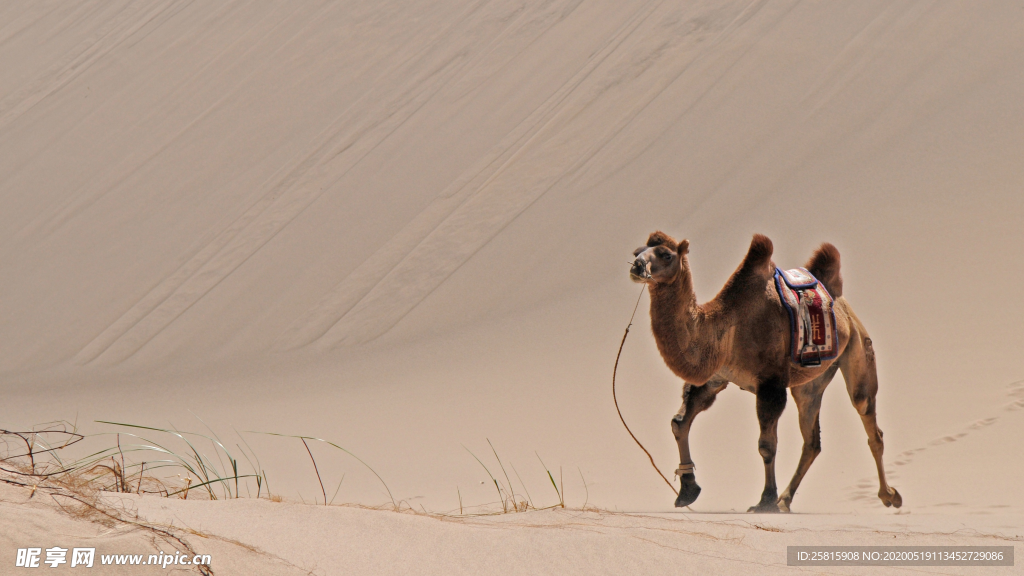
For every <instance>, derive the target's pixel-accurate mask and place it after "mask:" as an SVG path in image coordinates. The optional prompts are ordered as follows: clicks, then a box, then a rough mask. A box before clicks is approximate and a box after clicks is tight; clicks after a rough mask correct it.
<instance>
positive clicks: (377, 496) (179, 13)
mask: <svg viewBox="0 0 1024 576" xmlns="http://www.w3.org/2000/svg"><path fill="white" fill-rule="evenodd" d="M1022 17H1024V9H1022V7H1021V6H1020V5H1019V3H1016V2H984V3H981V4H977V3H972V4H970V5H966V4H957V3H948V2H945V3H921V2H909V1H908V2H891V1H886V2H882V1H858V2H827V3H806V2H795V1H788V2H775V3H769V2H761V1H753V2H729V1H725V0H708V1H704V2H686V3H678V2H676V3H673V2H654V1H640V0H630V1H621V0H616V1H610V0H609V1H594V2H582V1H580V0H550V1H546V2H518V1H509V0H491V1H482V0H481V1H472V2H450V1H443V0H436V1H430V2H390V3H381V2H361V1H347V2H337V3H306V2H304V3H274V2H261V3H221V4H207V3H187V2H179V1H176V0H163V1H152V2H131V3H129V2H101V3H81V4H77V3H76V4H69V3H58V4H52V5H49V4H46V5H44V4H41V3H36V2H7V3H4V4H3V6H2V7H0V70H2V71H3V72H0V319H2V320H0V350H3V353H2V354H0V378H2V380H0V381H2V382H3V386H4V393H5V402H4V407H3V409H2V410H3V411H2V412H0V419H2V420H3V421H4V423H5V425H7V426H9V427H26V426H29V425H31V424H34V423H38V422H43V421H50V420H54V419H61V418H64V419H69V420H74V419H77V421H78V422H79V423H80V424H82V425H83V426H84V429H85V431H87V432H95V431H99V430H110V428H108V427H104V426H100V425H96V424H94V423H93V421H94V420H97V419H103V420H114V421H129V422H136V423H140V424H147V425H160V426H163V425H166V424H167V423H168V422H172V423H174V424H175V425H177V426H181V427H184V428H191V429H201V428H202V425H201V424H200V423H198V421H197V420H195V419H194V418H193V416H192V415H191V414H189V410H191V411H193V412H194V413H195V414H197V415H199V416H201V417H202V418H203V419H204V420H205V421H206V422H207V423H209V424H210V425H211V426H212V427H214V428H216V429H218V430H222V431H229V430H231V428H235V429H237V430H241V431H245V430H271V431H278V432H285V433H303V434H310V435H316V436H321V437H325V438H329V439H332V440H334V441H336V442H339V443H342V444H343V445H345V446H346V447H347V448H349V449H351V450H352V451H354V452H356V453H358V454H360V455H361V456H363V457H364V458H366V459H367V460H368V461H370V462H371V463H372V464H373V465H374V467H375V468H376V469H377V471H378V472H379V473H380V474H381V476H383V477H384V478H385V479H387V481H388V482H389V485H390V487H391V489H392V491H393V492H395V493H396V498H399V499H403V500H406V501H408V502H410V503H412V504H414V505H416V506H417V507H418V506H419V505H421V504H422V505H424V506H426V507H427V508H430V509H434V510H452V509H454V508H455V507H456V505H457V500H456V491H457V489H458V490H461V491H462V492H461V493H462V495H463V497H464V498H466V499H467V500H469V501H471V502H473V503H475V504H483V503H486V502H490V501H493V499H494V498H493V496H492V495H491V493H490V492H488V487H487V486H486V485H483V486H481V485H480V483H481V481H482V480H485V479H486V476H485V475H484V474H483V471H482V470H481V469H480V467H479V465H478V464H477V463H476V462H475V461H473V459H472V458H471V457H470V456H469V455H468V454H466V452H465V450H463V448H462V446H461V445H462V444H465V445H466V446H467V447H469V448H470V449H472V450H473V451H474V453H476V454H480V455H482V454H486V453H487V451H488V450H489V449H488V447H487V444H486V442H485V438H490V439H491V440H492V441H493V442H494V444H495V445H496V446H497V447H498V449H499V450H500V451H501V452H502V456H503V457H504V458H506V459H508V460H510V461H511V462H513V463H517V464H518V466H520V467H521V469H520V472H523V473H524V480H525V481H526V487H528V488H530V489H532V490H535V491H537V492H540V491H541V490H544V489H545V486H546V484H545V483H546V482H547V479H546V477H545V476H544V473H543V471H542V470H541V469H540V468H539V464H534V462H535V457H534V455H533V452H534V450H536V451H538V452H539V453H540V454H541V455H543V457H544V458H545V460H546V461H547V463H548V464H550V465H552V466H553V467H558V466H562V467H564V470H565V476H566V478H567V479H566V484H567V486H568V488H569V489H570V494H569V496H568V498H569V500H570V504H572V505H574V506H579V505H582V504H583V502H584V500H585V499H586V498H588V497H589V502H590V503H591V504H597V505H599V506H603V507H606V508H610V509H614V508H618V509H628V510H644V511H654V510H668V509H669V507H670V504H671V498H670V497H669V494H668V491H667V488H665V487H664V486H663V485H662V484H661V483H660V482H661V481H660V480H658V479H657V477H656V476H654V475H653V474H652V473H651V471H649V470H647V469H646V468H645V467H646V466H647V465H646V463H645V459H644V457H643V455H642V454H640V453H639V452H638V451H636V450H635V447H634V446H632V444H631V443H630V441H629V438H628V437H627V436H626V435H625V434H624V432H623V431H622V430H621V429H620V428H619V425H618V422H617V419H616V417H615V414H614V411H613V409H612V407H611V402H610V397H609V386H608V384H609V377H610V369H611V366H612V362H613V360H614V353H615V349H616V347H617V345H618V341H619V338H620V337H621V334H622V330H623V328H624V326H625V324H626V322H627V320H628V317H629V312H630V310H631V306H632V304H633V302H634V299H635V298H636V295H637V289H636V286H635V285H633V284H631V283H629V282H628V280H627V278H626V268H627V267H626V262H627V260H628V259H629V255H630V252H631V250H632V249H633V248H634V247H635V246H637V245H639V244H640V243H642V242H643V240H644V239H645V238H646V235H647V234H648V233H649V232H650V231H652V230H653V229H655V228H662V229H664V230H666V231H668V232H670V233H672V234H674V235H676V236H680V237H684V236H685V237H687V238H689V239H690V241H691V246H692V247H691V263H692V266H693V269H694V274H695V278H696V284H697V291H698V296H699V297H701V298H703V299H707V298H710V297H711V296H712V295H713V294H714V293H715V291H716V290H717V289H718V288H719V287H720V286H721V284H722V283H723V282H724V281H725V279H726V278H727V277H728V274H729V273H730V272H731V271H732V270H733V269H734V267H735V266H736V264H737V263H738V262H739V260H740V258H741V257H742V255H743V254H744V252H745V248H746V245H747V243H748V242H749V238H750V235H751V233H753V232H755V231H756V232H763V233H765V234H768V235H769V236H770V237H771V238H772V239H773V240H774V242H775V247H776V252H775V261H776V262H777V263H778V264H779V265H781V266H797V265H800V264H802V263H803V261H804V260H805V259H806V257H807V256H808V255H809V254H810V252H811V250H812V249H813V248H814V247H815V246H816V245H817V243H819V242H821V241H825V240H827V241H830V242H833V243H835V244H836V245H837V246H838V247H839V249H840V251H841V252H842V254H843V274H844V277H845V279H846V288H845V292H846V296H847V298H848V299H849V300H850V301H851V302H852V303H853V305H854V307H855V309H856V310H857V313H858V314H859V316H860V317H861V318H862V319H863V320H864V322H865V324H866V325H867V326H868V329H869V330H870V332H871V335H872V338H873V340H874V342H875V347H876V349H877V350H878V354H879V365H880V370H881V380H882V391H881V393H880V396H879V414H880V424H881V426H882V427H883V429H884V430H885V432H886V441H887V455H886V459H887V461H888V462H889V467H890V469H891V470H892V471H893V472H894V473H895V478H894V480H893V484H894V485H896V486H897V487H899V488H900V490H901V492H902V493H903V495H904V499H905V501H906V509H907V510H909V511H912V512H913V511H919V512H920V511H927V510H928V509H929V507H932V508H931V509H932V510H936V509H939V508H940V507H943V506H945V507H946V508H943V509H950V508H949V507H952V509H955V510H957V511H958V512H957V514H961V515H962V516H957V518H962V522H963V523H964V524H965V525H968V526H970V525H971V523H972V522H974V521H975V520H974V518H975V515H978V516H981V515H985V514H987V513H988V512H992V511H993V510H996V511H999V513H1000V514H1016V515H1018V516H1017V517H1018V518H1019V515H1020V514H1021V513H1022V512H1024V502H1022V500H1021V496H1020V493H1019V490H1016V489H1014V488H1013V486H1014V480H1013V479H1014V478H1019V476H1020V474H1021V472H1024V457H1022V456H1021V454H1024V452H1022V451H1021V450H1019V439H1020V438H1021V433H1022V431H1024V430H1022V426H1024V422H1022V413H1024V412H1022V411H1021V410H1019V409H1017V408H1019V403H1020V388H1019V386H1018V385H1015V384H1013V383H1015V382H1019V381H1020V380H1021V378H1024V376H1022V373H1024V366H1022V363H1021V360H1020V355H1019V349H1020V345H1019V342H1020V341H1021V337H1022V336H1024V334H1022V328H1021V327H1022V326H1024V307H1021V306H1020V304H1019V298H1018V297H1017V293H1016V290H1017V288H1018V287H1019V286H1020V285H1021V283H1022V280H1024V277H1022V270H1024V254H1022V252H1021V249H1020V247H1021V245H1022V240H1024V232H1022V230H1024V227H1022V226H1021V222H1022V221H1024V195H1022V194H1021V190H1022V188H1024V166H1022V164H1021V158H1022V157H1024V139H1022V137H1021V135H1022V134H1024V74H1022V72H1021V71H1022V70H1024V34H1021V31H1022V30H1021V25H1020V23H1021V18H1022ZM645 302H646V301H644V302H642V303H641V306H642V307H643V306H644V305H645ZM620 370H621V373H620V378H621V380H620V382H621V386H622V395H623V396H622V399H621V401H622V406H623V410H624V413H625V415H626V417H627V418H628V419H629V420H630V422H632V423H633V425H634V428H635V430H636V432H637V433H638V435H639V436H640V437H641V438H643V439H644V441H645V442H646V443H648V445H649V448H651V450H652V451H653V452H654V453H655V455H656V457H657V459H658V461H659V463H660V465H662V467H663V468H665V469H668V470H671V469H672V467H673V466H674V458H675V455H674V450H675V448H674V443H673V441H672V438H671V435H670V434H669V430H668V424H667V423H668V419H669V417H670V416H671V415H672V414H673V413H674V412H675V410H676V408H677V406H678V396H679V385H680V383H679V382H678V380H677V379H675V378H674V377H672V376H671V375H670V374H669V373H668V371H667V370H666V369H665V368H664V366H663V365H662V363H661V361H660V358H658V356H657V353H656V351H655V349H654V345H653V341H652V338H651V337H650V335H649V332H648V330H647V320H646V318H645V317H644V316H643V315H641V316H639V319H638V321H637V324H636V326H635V327H634V330H633V332H632V333H631V336H630V340H629V341H628V342H627V345H626V350H625V352H624V355H623V361H622V365H621V368H620ZM833 388H834V390H833V391H831V392H830V393H829V394H827V395H826V399H825V407H824V412H823V416H822V427H823V444H824V453H823V454H822V456H821V457H820V458H819V460H818V461H817V462H816V464H815V466H814V468H813V469H812V470H811V472H810V474H809V475H808V477H807V479H806V481H805V483H804V485H803V486H802V488H801V492H800V494H799V496H798V497H797V499H796V500H795V503H794V510H797V511H817V512H830V513H831V512H850V511H865V512H866V511H871V512H872V513H874V512H878V511H879V510H876V509H878V508H880V505H879V504H878V502H877V500H875V499H874V498H873V496H871V493H872V492H873V490H874V488H872V484H871V482H872V481H871V477H872V475H873V470H872V465H871V459H870V455H869V453H868V450H867V448H866V446H865V445H864V437H863V431H862V429H861V427H860V424H859V421H858V419H857V417H856V415H855V414H854V413H853V411H852V409H851V408H850V407H849V402H848V400H847V399H846V398H845V395H844V393H843V392H842V388H843V385H842V381H841V379H837V380H836V382H835V383H834V385H833ZM781 426H782V430H781V434H782V441H781V446H780V455H779V466H778V468H779V470H780V482H785V481H787V480H788V475H789V473H790V472H791V470H792V469H793V467H794V466H795V463H796V459H797V455H798V452H799V435H798V432H797V427H796V423H795V416H794V411H793V410H792V409H791V410H790V411H788V412H787V413H786V414H785V415H784V418H783V422H782V425H781ZM959 434H963V435H962V436H958V435H959ZM756 436H757V432H756V422H755V418H754V410H753V398H752V397H750V395H748V394H745V393H741V392H739V391H738V390H735V389H734V390H730V391H728V392H726V393H723V395H722V397H721V398H720V400H719V402H718V404H717V405H716V406H715V408H714V409H713V410H712V411H711V412H709V413H708V414H707V415H706V416H702V417H701V418H700V419H699V420H698V422H697V424H696V426H695V428H694V438H693V450H694V456H695V458H696V461H697V464H698V467H699V474H698V479H699V481H700V482H701V484H702V485H703V486H704V493H703V495H702V496H701V500H699V501H698V502H697V504H696V506H695V507H696V509H698V510H702V511H730V510H734V511H735V510H743V509H745V508H746V507H747V506H749V505H750V504H752V503H754V501H755V500H756V499H757V496H758V494H759V493H760V486H761V466H760V459H759V457H758V455H757V452H756ZM250 439H251V441H252V442H253V443H254V448H256V449H257V451H258V452H259V453H260V455H261V457H262V458H264V460H265V462H264V464H265V466H266V467H267V468H268V470H270V474H271V477H272V481H276V482H277V483H278V486H279V487H280V492H282V493H283V494H285V495H286V497H288V498H291V499H298V498H300V497H304V498H307V499H309V498H312V497H313V495H314V494H318V493H319V491H320V490H319V486H318V485H317V484H316V481H315V477H313V476H312V475H311V474H310V470H309V469H308V467H309V466H308V464H309V463H308V460H307V459H305V458H306V455H305V454H304V452H302V451H301V450H302V448H301V445H299V446H295V443H294V442H293V443H291V444H288V443H285V442H283V441H277V440H271V439H267V438H262V439H260V438H252V437H250ZM919 448H923V450H920V451H919V450H918V449H919ZM321 457H322V458H323V460H324V463H323V465H324V467H325V469H326V475H328V476H330V478H331V482H332V483H333V482H336V481H337V480H336V479H337V478H339V477H340V476H341V474H342V473H348V474H349V475H348V476H347V477H346V478H347V479H346V484H345V489H344V491H343V492H342V496H341V497H340V498H342V499H345V500H347V501H356V502H363V503H368V504H378V503H381V502H382V501H384V500H386V495H384V494H383V492H382V490H381V488H380V486H379V485H378V484H377V483H376V480H375V479H374V478H373V477H372V476H370V475H369V474H368V473H367V472H366V471H365V470H364V469H362V468H360V467H359V466H358V464H355V463H353V461H351V460H345V459H342V458H335V457H334V456H330V455H328V454H327V453H323V454H321ZM552 462H553V463H554V464H552ZM528 467H529V468H528ZM577 469H578V470H577ZM577 472H579V473H577ZM581 476H582V478H585V481H586V483H587V487H586V488H587V489H584V486H583V485H582V483H583V480H580V479H579V478H580V477H581ZM588 492H589V496H587V495H586V494H587V493H588ZM993 506H995V507H999V508H992V507H993ZM345 513H346V514H347V513H349V512H345ZM352 514H356V512H352ZM359 514H361V513H359Z"/></svg>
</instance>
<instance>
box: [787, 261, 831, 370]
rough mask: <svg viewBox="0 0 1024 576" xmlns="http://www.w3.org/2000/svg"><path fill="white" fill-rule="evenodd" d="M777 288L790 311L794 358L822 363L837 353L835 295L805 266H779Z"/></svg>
mask: <svg viewBox="0 0 1024 576" xmlns="http://www.w3.org/2000/svg"><path fill="white" fill-rule="evenodd" d="M775 289H776V290H778V292H779V298H780V299H781V300H782V305H783V306H784V307H785V308H786V312H788V313H789V326H790V339H789V342H790V350H791V352H792V360H793V362H794V363H796V364H799V365H800V366H819V365H821V362H822V360H832V359H833V358H835V357H836V353H837V348H838V344H839V342H838V337H837V334H836V313H835V311H834V310H833V309H832V295H831V294H829V293H828V290H826V289H825V286H823V285H822V283H821V282H818V279H817V278H815V277H814V275H813V274H811V273H810V272H808V271H807V270H806V269H805V268H795V269H793V270H781V269H779V268H776V269H775Z"/></svg>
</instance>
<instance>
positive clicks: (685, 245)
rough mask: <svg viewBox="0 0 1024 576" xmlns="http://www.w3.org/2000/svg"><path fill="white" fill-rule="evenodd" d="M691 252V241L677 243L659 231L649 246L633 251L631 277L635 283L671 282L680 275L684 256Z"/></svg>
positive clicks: (652, 236) (650, 240) (648, 243)
mask: <svg viewBox="0 0 1024 576" xmlns="http://www.w3.org/2000/svg"><path fill="white" fill-rule="evenodd" d="M689 251H690V241H689V240H681V241H679V242H676V241H675V240H673V239H672V237H670V236H669V235H668V234H665V233H664V232H661V231H658V232H655V233H654V234H651V236H650V237H649V238H648V239H647V244H646V245H644V246H641V247H639V248H637V249H636V250H634V251H633V256H634V258H635V260H633V265H632V266H631V267H630V269H629V277H630V278H632V279H633V281H634V282H643V283H648V284H652V283H663V282H671V281H673V280H674V279H675V277H676V275H677V274H678V273H679V269H680V266H681V262H682V259H683V256H685V255H686V253H687V252H689Z"/></svg>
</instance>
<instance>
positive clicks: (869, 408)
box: [851, 394, 875, 416]
mask: <svg viewBox="0 0 1024 576" xmlns="http://www.w3.org/2000/svg"><path fill="white" fill-rule="evenodd" d="M851 400H852V401H853V407H854V408H856V409H857V413H858V414H860V415H861V416H871V415H873V414H874V413H875V399H874V398H872V397H871V396H869V395H867V394H856V395H854V396H853V397H852V398H851Z"/></svg>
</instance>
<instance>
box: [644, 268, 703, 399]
mask: <svg viewBox="0 0 1024 576" xmlns="http://www.w3.org/2000/svg"><path fill="white" fill-rule="evenodd" d="M705 316H706V315H705V314H703V310H702V308H701V306H699V305H697V303H696V296H695V295H694V294H693V284H692V280H691V278H690V275H689V273H688V271H686V270H683V271H682V272H681V273H680V275H679V277H677V278H676V280H675V281H673V282H671V283H669V284H662V285H655V286H653V287H652V288H651V290H650V323H651V330H652V331H653V332H654V340H655V341H656V342H657V348H658V352H660V353H662V358H664V359H665V361H666V364H668V366H669V368H670V369H671V370H672V371H673V372H675V373H676V375H678V376H679V377H681V378H683V379H684V380H686V381H688V382H692V383H695V384H702V383H703V382H706V381H707V380H708V379H709V378H711V377H712V376H713V375H714V373H715V370H717V364H718V362H717V358H718V356H719V355H718V354H717V352H718V351H717V349H716V346H715V345H714V342H711V341H709V339H710V338H712V336H711V335H710V334H705V333H703V332H707V330H706V329H707V328H709V326H707V324H708V323H707V322H702V321H701V320H702V319H703V317H705ZM712 357H714V358H712Z"/></svg>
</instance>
